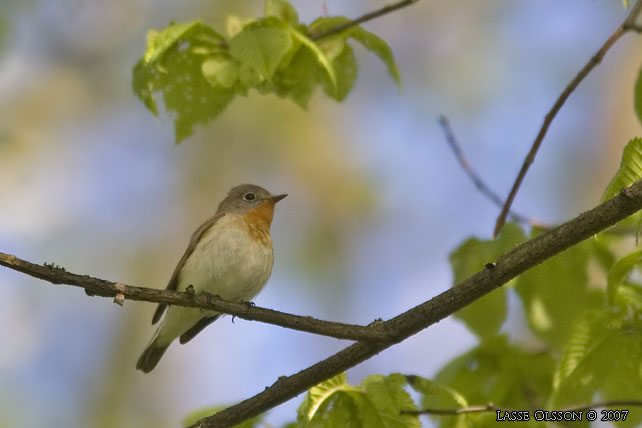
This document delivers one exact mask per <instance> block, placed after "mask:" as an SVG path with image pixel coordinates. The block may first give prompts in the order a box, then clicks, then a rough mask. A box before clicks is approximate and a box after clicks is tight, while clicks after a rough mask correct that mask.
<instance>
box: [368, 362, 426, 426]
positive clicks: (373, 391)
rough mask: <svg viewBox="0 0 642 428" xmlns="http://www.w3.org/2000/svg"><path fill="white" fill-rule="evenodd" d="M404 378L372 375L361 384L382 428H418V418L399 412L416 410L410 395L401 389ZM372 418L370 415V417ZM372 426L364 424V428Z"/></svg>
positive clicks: (419, 424)
mask: <svg viewBox="0 0 642 428" xmlns="http://www.w3.org/2000/svg"><path fill="white" fill-rule="evenodd" d="M405 385H406V378H405V376H403V375H401V374H398V373H397V374H391V375H388V376H382V375H372V376H369V377H367V378H366V379H364V380H363V382H361V388H362V389H363V390H364V391H365V395H366V397H367V398H368V400H369V401H370V402H371V403H372V405H373V406H374V408H375V409H376V415H377V418H376V419H377V420H378V421H379V422H380V423H381V426H382V427H384V428H412V427H417V428H418V427H420V426H421V423H420V422H419V418H418V417H417V416H413V415H402V414H400V410H417V406H416V405H415V403H414V402H413V401H412V398H411V397H410V394H408V392H407V391H406V390H405V389H403V387H404V386H405ZM371 416H372V415H371ZM369 426H372V425H369V424H367V425H366V424H364V427H369Z"/></svg>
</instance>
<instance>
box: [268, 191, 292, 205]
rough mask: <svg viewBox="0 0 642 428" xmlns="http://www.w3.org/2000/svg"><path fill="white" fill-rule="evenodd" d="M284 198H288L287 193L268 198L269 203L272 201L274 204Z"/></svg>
mask: <svg viewBox="0 0 642 428" xmlns="http://www.w3.org/2000/svg"><path fill="white" fill-rule="evenodd" d="M286 196H288V194H287V193H284V194H282V195H274V196H270V201H272V203H274V204H276V203H277V202H279V201H280V200H281V199H283V198H285V197H286Z"/></svg>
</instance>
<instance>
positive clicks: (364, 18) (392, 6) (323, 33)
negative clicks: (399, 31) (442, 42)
mask: <svg viewBox="0 0 642 428" xmlns="http://www.w3.org/2000/svg"><path fill="white" fill-rule="evenodd" d="M418 1H419V0H403V1H400V2H398V3H393V4H389V5H388V6H384V7H382V8H381V9H378V10H375V11H372V12H368V13H365V14H363V15H361V16H360V17H358V18H356V19H353V20H351V21H348V22H344V23H343V24H340V25H337V26H335V27H332V28H328V29H327V30H325V31H321V32H318V33H312V34H308V37H310V39H312V40H319V39H320V38H322V37H327V36H331V35H333V34H337V33H340V32H342V31H344V30H347V29H348V28H352V27H356V26H357V25H359V24H361V23H363V22H366V21H370V20H372V19H375V18H378V17H380V16H382V15H386V14H388V13H390V12H394V11H395V10H397V9H401V8H402V7H406V6H410V5H411V4H414V3H417V2H418Z"/></svg>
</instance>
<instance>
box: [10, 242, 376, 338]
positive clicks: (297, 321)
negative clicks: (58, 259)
mask: <svg viewBox="0 0 642 428" xmlns="http://www.w3.org/2000/svg"><path fill="white" fill-rule="evenodd" d="M0 265H2V266H5V267H8V268H11V269H13V270H16V271H18V272H22V273H25V274H27V275H30V276H33V277H35V278H39V279H42V280H45V281H48V282H51V283H52V284H67V285H73V286H76V287H82V288H84V289H85V292H86V293H87V294H88V295H90V296H103V297H116V296H123V297H122V298H121V300H125V299H126V300H139V301H145V302H154V303H165V304H168V305H177V306H187V307H192V308H202V309H212V310H215V311H218V312H223V313H225V314H230V315H234V316H236V317H239V318H243V319H246V320H250V321H260V322H264V323H268V324H275V325H279V326H281V327H287V328H291V329H294V330H300V331H305V332H308V333H314V334H320V335H323V336H330V337H334V338H337V339H348V340H355V341H357V340H365V341H373V340H383V341H385V340H387V338H388V336H387V334H386V332H385V330H384V328H383V326H381V323H373V324H372V325H370V326H361V325H353V324H343V323H336V322H330V321H323V320H318V319H315V318H312V317H308V316H299V315H292V314H287V313H283V312H279V311H274V310H272V309H266V308H260V307H258V306H252V305H250V304H247V303H238V302H230V301H227V300H223V299H221V298H220V297H218V296H212V295H210V294H194V293H189V292H178V291H171V290H158V289H155V288H143V287H134V286H130V285H124V284H121V283H115V282H111V281H106V280H104V279H99V278H92V277H90V276H88V275H77V274H75V273H71V272H67V271H66V270H64V269H62V268H59V267H55V266H53V265H49V264H45V265H37V264H33V263H30V262H28V261H26V260H22V259H19V258H18V257H16V256H13V255H11V254H5V253H2V252H0Z"/></svg>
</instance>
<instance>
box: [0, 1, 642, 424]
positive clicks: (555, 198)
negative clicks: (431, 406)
mask: <svg viewBox="0 0 642 428" xmlns="http://www.w3.org/2000/svg"><path fill="white" fill-rule="evenodd" d="M386 3H387V2H384V1H352V2H342V1H339V0H332V1H330V0H328V1H325V2H321V1H319V2H316V1H313V2H310V1H308V2H304V1H302V0H300V1H293V4H294V5H295V6H296V7H297V9H298V10H299V14H300V16H301V18H302V20H303V21H306V22H309V21H311V20H312V19H314V18H316V17H318V16H321V15H323V14H324V7H325V9H326V10H327V11H328V13H329V14H330V15H346V16H352V17H354V16H358V15H360V14H361V13H363V12H366V11H370V10H373V9H375V8H377V7H381V6H383V5H384V4H386ZM262 11H263V2H262V1H260V0H252V1H249V0H244V1H235V2H222V1H219V2H213V1H202V0H190V1H183V2H172V1H167V0H163V1H153V0H128V1H125V0H114V1H110V2H101V1H98V0H93V1H80V0H47V1H45V0H27V1H17V0H15V1H10V0H0V251H3V252H8V253H12V254H15V255H17V256H19V257H22V258H25V259H27V260H30V261H33V262H36V263H42V262H49V263H51V262H53V263H56V264H59V265H60V266H63V267H65V268H67V269H68V270H70V271H72V272H77V273H86V274H89V275H92V276H97V277H101V278H105V279H109V280H113V281H119V282H123V283H127V284H132V285H139V286H149V287H157V288H162V287H164V286H165V284H166V283H167V280H168V278H169V276H170V275H171V272H172V270H173V267H174V265H175V264H176V263H177V261H178V259H179V258H180V256H181V254H182V252H183V251H184V249H185V247H186V245H187V242H188V239H189V236H190V234H191V233H192V231H193V230H194V229H195V228H196V227H197V226H198V225H199V224H200V223H201V222H202V221H204V220H205V219H207V218H208V217H209V216H210V215H211V214H212V213H213V212H214V210H215V209H216V205H217V203H218V201H219V200H220V199H221V198H222V197H223V196H224V194H225V192H227V190H228V189H229V188H230V187H232V186H233V185H236V184H239V183H242V182H251V183H255V184H260V185H262V186H264V187H266V188H267V189H268V190H270V191H272V192H279V193H281V192H287V193H289V194H290V197H288V198H287V199H286V200H284V201H283V202H282V203H281V204H279V206H278V207H277V210H276V211H277V212H276V216H275V220H274V223H273V226H272V236H273V239H274V243H275V266H274V271H273V275H272V279H271V280H270V282H269V283H268V286H267V287H266V289H265V290H264V291H263V292H262V294H260V295H259V296H258V297H257V298H256V299H255V302H256V304H257V305H260V306H265V307H270V308H274V309H278V310H281V311H285V312H292V313H297V314H307V315H311V316H315V317H319V318H324V319H331V320H337V321H343V322H352V323H360V324H366V323H369V322H371V321H372V320H374V319H375V318H378V317H382V318H384V319H386V318H389V317H391V316H394V315H396V314H397V313H399V312H401V311H405V310H407V309H408V308H410V307H412V306H414V305H415V304H418V303H420V302H423V301H424V300H426V299H428V298H430V297H431V296H433V295H435V294H437V293H439V292H441V291H443V290H445V289H446V288H448V287H449V286H450V283H451V273H450V268H449V266H448V255H449V252H450V251H451V250H452V249H453V248H454V247H455V246H456V245H457V244H458V243H459V242H461V241H462V240H463V239H464V238H466V237H468V236H470V235H472V234H475V235H478V236H480V237H488V236H489V235H490V233H491V231H492V227H493V224H494V219H495V217H496V215H497V212H498V209H497V208H496V207H494V206H492V205H491V204H490V203H489V202H487V201H486V200H485V199H484V198H483V197H482V196H481V195H480V194H479V193H477V192H476V191H475V189H474V187H473V185H472V184H471V183H470V182H469V181H468V179H467V178H466V176H465V175H464V173H463V172H462V171H461V170H460V169H459V167H458V165H457V163H456V161H455V159H454V158H453V156H452V154H451V153H450V152H449V149H448V147H447V146H446V144H445V141H444V138H443V135H442V134H441V131H440V128H439V126H438V124H437V121H436V118H437V117H438V115H440V114H446V115H447V116H448V117H449V119H450V120H451V123H452V125H453V127H454V128H455V133H456V134H457V136H458V137H459V139H460V141H461V144H462V148H463V149H464V151H465V152H466V154H467V156H468V158H469V160H470V162H471V163H472V164H473V166H474V167H475V168H476V169H477V170H478V171H479V172H480V173H481V174H482V175H483V176H484V178H485V179H486V180H487V182H488V184H489V185H490V186H491V187H493V188H495V189H496V190H497V191H498V192H500V194H502V195H505V194H506V193H507V191H508V189H509V187H510V184H511V183H512V180H513V179H514V176H515V174H516V171H517V169H518V168H519V166H520V164H521V161H522V158H523V156H524V155H525V153H526V152H527V150H528V148H529V146H530V144H531V142H532V139H533V137H534V136H535V133H536V131H537V129H538V127H539V126H540V124H541V120H542V119H543V116H544V114H545V112H546V111H547V109H548V108H549V107H550V106H551V105H552V103H553V101H554V99H555V97H556V96H557V95H558V94H559V92H560V91H561V90H562V88H563V87H564V86H565V85H566V84H567V83H568V81H569V80H570V79H571V78H572V76H574V74H575V73H576V72H577V70H579V68H580V67H581V66H582V65H583V64H584V63H585V62H586V61H587V60H588V58H589V57H590V56H591V55H592V54H593V53H594V51H595V50H596V49H597V48H598V47H599V46H600V44H601V43H602V42H603V40H605V39H606V37H607V36H608V35H609V34H610V32H611V31H612V30H613V29H614V28H615V26H616V25H617V24H618V23H619V22H620V20H621V19H622V18H623V16H624V15H625V13H626V11H625V10H624V9H623V7H622V5H621V2H619V1H617V0H598V1H593V2H589V1H586V0H569V1H566V2H559V1H553V0H545V1H541V2H536V3H535V2H509V1H497V0H489V1H485V2H478V1H475V0H466V1H463V2H431V1H422V2H419V3H417V4H416V5H414V6H412V7H410V8H406V9H403V10H400V11H398V12H396V13H393V14H391V15H388V16H385V17H382V18H380V19H378V20H376V21H372V22H369V23H367V24H366V25H365V27H366V28H367V29H369V30H371V31H374V32H376V33H377V34H378V35H380V36H381V37H383V38H384V39H385V40H386V41H387V42H388V43H389V44H390V45H391V47H392V48H393V51H394V53H395V56H396V59H397V62H398V64H399V68H400V70H401V73H402V77H403V78H404V87H405V91H404V93H403V94H401V96H400V95H399V94H398V92H397V89H396V87H395V85H394V83H393V82H392V81H391V80H390V78H389V76H387V73H386V71H385V67H384V66H383V65H382V64H381V63H380V62H379V61H378V60H377V59H376V58H375V57H374V56H373V55H371V54H369V53H367V52H366V51H365V50H364V49H362V48H361V47H356V48H355V50H356V52H357V60H358V62H359V64H360V72H359V76H358V78H357V83H356V85H355V88H354V89H353V92H352V93H351V94H350V96H349V97H348V99H347V100H346V101H345V102H344V103H343V104H336V103H335V102H333V101H331V100H328V99H326V98H325V97H324V96H323V95H322V94H321V93H317V96H315V97H314V98H313V100H312V101H311V103H310V108H309V111H307V112H306V111H303V110H301V109H299V108H298V107H296V106H295V105H294V104H293V103H292V102H289V101H283V100H280V99H278V98H276V97H273V96H265V97H263V96H260V95H258V94H256V93H251V94H250V96H249V97H248V98H240V99H237V100H236V101H235V102H234V103H233V104H232V106H231V107H230V108H229V109H228V110H227V111H226V112H224V113H223V114H222V115H221V116H220V117H219V118H218V119H217V120H216V121H215V122H213V123H212V124H211V125H209V126H207V127H205V128H201V129H199V130H198V131H197V132H196V134H195V135H194V136H193V137H191V138H189V139H188V140H187V141H185V142H184V143H182V144H181V145H179V146H175V145H174V144H173V129H172V123H171V119H170V118H168V117H167V116H162V115H161V119H160V120H158V119H156V118H155V117H154V116H152V115H151V114H150V113H149V112H148V111H147V110H145V108H144V106H143V105H142V103H140V102H139V101H138V100H137V99H136V97H135V96H134V95H133V94H132V92H131V69H132V67H133V65H134V63H135V62H136V60H137V59H138V58H139V57H140V55H141V54H142V53H143V51H144V49H145V34H146V32H147V30H149V29H150V28H163V27H165V26H166V25H167V24H168V23H169V22H170V21H171V20H193V19H198V18H201V19H203V20H204V21H205V22H207V23H209V24H212V25H213V26H215V27H218V28H222V27H223V26H224V22H225V17H226V16H227V15H228V14H235V15H240V16H248V17H252V16H260V15H261V14H262ZM636 43H639V39H636V38H635V37H634V36H628V37H626V38H624V39H623V40H622V41H621V42H619V43H618V44H617V45H616V46H615V47H614V48H613V50H612V51H611V52H610V53H609V55H608V56H607V58H606V60H605V62H604V64H603V65H601V66H600V67H598V69H596V70H595V72H594V73H592V74H591V75H590V76H589V77H588V78H587V79H586V81H585V82H583V83H582V85H581V86H580V88H579V90H578V91H577V92H576V93H574V94H573V96H572V97H571V99H570V100H569V102H568V103H567V105H566V106H565V107H564V109H563V110H562V112H561V114H560V115H559V116H558V118H557V120H556V121H555V123H554V124H553V126H552V128H551V130H550V132H549V135H548V137H547V139H546V140H545V141H544V146H543V148H542V150H541V151H540V153H539V155H538V158H537V161H536V163H535V165H534V166H533V167H532V168H531V172H530V173H529V175H528V176H527V178H526V181H525V183H524V185H523V187H522V190H521V193H520V194H519V196H518V198H517V201H516V204H515V207H516V209H517V210H519V211H520V212H521V213H525V214H527V215H530V216H532V217H534V218H536V219H538V220H541V221H544V222H549V223H555V222H559V221H562V220H564V219H566V218H568V217H570V216H572V215H574V214H575V213H577V212H578V211H579V210H583V209H587V208H589V207H591V206H593V205H595V204H596V203H597V202H598V201H599V197H600V195H601V193H602V190H603V189H604V187H605V186H606V184H607V183H608V180H609V178H610V177H611V175H612V174H613V173H614V171H615V170H616V168H617V163H618V161H619V157H620V152H621V148H622V147H623V145H624V144H625V143H626V141H628V139H629V138H630V137H632V136H635V135H639V134H640V126H639V124H638V123H637V122H636V120H635V117H634V114H633V111H632V89H633V84H634V80H635V77H636V73H637V69H638V67H639V65H640V63H641V62H642V61H641V60H642V52H640V50H639V45H636ZM0 289H1V290H2V294H3V297H2V299H0V340H1V341H2V345H1V346H0V427H2V426H6V427H38V426H47V427H129V426H137V427H146V426H149V427H152V426H154V427H176V426H178V425H179V423H180V421H181V420H182V419H183V417H184V416H185V415H187V414H188V413H189V412H191V411H193V410H195V409H197V408H199V407H203V406H213V405H226V404H232V403H234V402H236V401H238V400H241V399H244V398H247V397H249V396H250V395H253V394H255V393H257V392H259V391H262V390H263V388H264V387H265V386H267V385H270V384H272V383H273V382H274V381H275V380H276V378H277V377H278V376H281V375H288V374H291V373H294V372H296V371H299V370H301V369H303V368H305V367H307V366H308V365H310V364H313V363H315V362H316V361H318V360H319V359H322V358H324V357H326V356H328V355H330V354H331V353H333V352H335V351H337V350H339V349H341V348H342V347H344V346H346V345H347V344H348V342H344V341H338V340H332V339H328V338H323V337H317V336H312V335H308V334H305V333H300V332H294V331H290V330H286V329H282V328H280V327H275V326H270V325H266V324H261V323H254V322H247V321H243V320H238V319H237V320H236V321H235V322H234V323H232V322H231V317H227V318H224V319H222V320H221V321H219V322H217V323H216V324H214V325H213V326H212V327H210V328H208V329H207V330H206V331H205V332H203V333H202V334H200V335H199V336H198V338H197V339H195V340H194V341H193V342H190V343H189V345H187V346H180V345H178V344H175V345H173V346H172V347H171V348H170V350H169V351H168V353H167V355H166V356H165V357H164V358H163V360H162V362H161V363H160V365H159V366H158V367H157V368H156V369H155V370H154V371H153V372H152V373H151V374H149V375H143V374H141V373H140V372H136V371H135V369H134V365H135V361H136V358H137V357H138V354H139V353H140V352H141V351H142V349H143V347H144V346H145V344H146V343H147V341H148V339H149V337H150V336H151V334H152V332H153V329H152V327H151V326H150V324H149V321H150V318H151V314H152V312H153V309H154V305H152V304H146V303H138V302H126V303H125V306H124V307H123V308H120V307H118V306H116V305H114V304H113V303H112V302H111V301H110V300H109V299H102V298H89V297H87V296H86V295H85V294H84V293H83V292H82V290H79V289H77V288H72V287H65V286H53V285H50V284H45V283H41V282H39V281H37V280H35V279H33V278H30V277H26V276H24V275H21V274H18V273H16V272H12V271H9V270H7V269H0ZM510 316H511V319H512V320H513V322H512V325H511V330H513V333H514V334H519V332H520V331H521V328H522V327H521V323H522V322H523V321H522V318H521V317H520V314H511V315H510ZM473 343H474V337H473V336H472V335H471V333H469V332H468V331H467V330H466V329H465V327H463V326H462V325H461V324H459V323H458V322H457V321H455V320H452V319H448V320H445V321H443V322H441V323H439V324H438V325H435V326H433V327H431V328H430V329H429V330H427V331H426V332H423V333H421V334H419V335H417V336H415V337H413V338H411V339H409V340H407V341H406V342H404V343H403V344H401V345H398V346H396V347H393V348H391V349H390V350H388V351H386V352H384V353H382V354H381V355H379V356H377V357H375V358H373V359H371V360H369V361H367V362H366V363H364V364H361V365H360V366H358V367H356V368H355V369H353V370H351V371H350V372H349V376H350V378H351V381H352V382H353V383H357V382H359V381H360V380H361V379H362V378H363V377H365V376H366V375H368V374H371V373H390V372H403V373H409V374H419V375H423V376H430V375H432V374H434V373H435V372H436V370H437V369H438V368H439V367H440V366H441V365H443V364H444V363H445V362H446V361H448V360H449V359H451V358H453V357H454V356H455V355H457V354H459V353H461V352H462V351H464V350H465V349H467V348H468V347H469V346H471V345H472V344H473ZM300 400H301V397H299V398H297V399H295V400H292V401H290V402H289V403H287V404H285V405H283V406H280V407H279V408H277V409H275V410H273V411H272V412H270V414H269V415H268V417H267V420H268V421H269V422H270V423H271V424H273V426H279V425H280V424H281V423H284V422H286V421H289V420H292V419H294V418H295V411H294V408H295V407H296V406H297V405H298V403H299V402H300Z"/></svg>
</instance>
